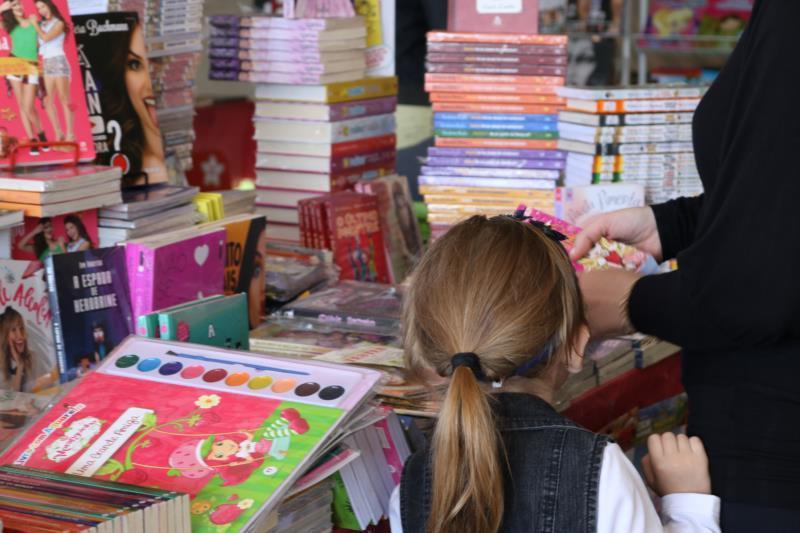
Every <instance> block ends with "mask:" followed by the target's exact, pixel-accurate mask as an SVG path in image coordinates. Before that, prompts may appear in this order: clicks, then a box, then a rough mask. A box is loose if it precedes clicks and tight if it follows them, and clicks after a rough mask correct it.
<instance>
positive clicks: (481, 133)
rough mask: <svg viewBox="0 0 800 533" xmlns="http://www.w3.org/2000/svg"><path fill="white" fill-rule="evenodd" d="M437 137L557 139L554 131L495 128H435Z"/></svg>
mask: <svg viewBox="0 0 800 533" xmlns="http://www.w3.org/2000/svg"><path fill="white" fill-rule="evenodd" d="M434 134H435V135H436V136H437V137H459V138H467V139H524V140H550V139H558V134H557V133H555V132H538V131H537V132H534V131H497V130H494V131H492V130H468V129H454V128H436V129H435V130H434Z"/></svg>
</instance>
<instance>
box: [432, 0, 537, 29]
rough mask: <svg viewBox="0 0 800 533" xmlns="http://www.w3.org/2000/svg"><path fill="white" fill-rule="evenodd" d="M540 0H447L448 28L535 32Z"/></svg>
mask: <svg viewBox="0 0 800 533" xmlns="http://www.w3.org/2000/svg"><path fill="white" fill-rule="evenodd" d="M538 27H539V0H449V1H448V3H447V29H448V30H449V31H458V32H480V33H538Z"/></svg>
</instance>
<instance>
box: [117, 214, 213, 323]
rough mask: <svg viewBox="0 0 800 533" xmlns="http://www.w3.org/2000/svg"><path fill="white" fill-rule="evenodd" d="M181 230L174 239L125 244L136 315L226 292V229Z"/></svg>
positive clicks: (146, 240) (147, 240)
mask: <svg viewBox="0 0 800 533" xmlns="http://www.w3.org/2000/svg"><path fill="white" fill-rule="evenodd" d="M175 233H177V235H176V237H175V239H174V240H171V241H169V242H165V243H159V242H158V241H157V240H154V239H141V240H136V241H129V242H128V244H127V245H126V246H125V250H126V257H127V265H128V280H129V284H130V294H131V303H132V308H133V316H134V317H135V318H137V319H138V317H139V316H140V315H143V314H146V313H150V312H152V311H155V310H156V309H163V308H165V307H171V306H173V305H177V304H180V303H184V302H189V301H192V300H196V299H197V298H202V297H204V296H212V295H215V294H222V292H223V289H224V282H225V249H226V243H227V240H226V239H227V237H226V233H225V230H224V229H219V230H213V231H206V232H203V233H201V232H200V231H199V230H191V233H188V232H175Z"/></svg>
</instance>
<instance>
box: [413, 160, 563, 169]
mask: <svg viewBox="0 0 800 533" xmlns="http://www.w3.org/2000/svg"><path fill="white" fill-rule="evenodd" d="M426 162H427V164H428V166H431V167H440V166H454V167H489V168H526V169H527V168H530V169H551V170H563V169H564V167H565V166H566V163H565V162H564V161H562V160H558V159H481V158H466V157H428V159H427V161H426Z"/></svg>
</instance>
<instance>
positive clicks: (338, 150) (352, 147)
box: [331, 134, 397, 157]
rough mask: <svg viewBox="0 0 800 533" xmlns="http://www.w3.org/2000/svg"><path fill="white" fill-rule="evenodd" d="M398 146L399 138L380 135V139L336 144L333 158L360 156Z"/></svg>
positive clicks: (332, 148)
mask: <svg viewBox="0 0 800 533" xmlns="http://www.w3.org/2000/svg"><path fill="white" fill-rule="evenodd" d="M396 145H397V137H396V136H395V135H394V134H391V135H380V136H378V137H367V138H366V139H360V140H358V141H346V142H341V143H336V144H334V145H332V146H331V155H332V156H333V157H339V156H346V155H353V154H360V153H364V152H374V151H377V150H386V149H393V148H395V146H396Z"/></svg>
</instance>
